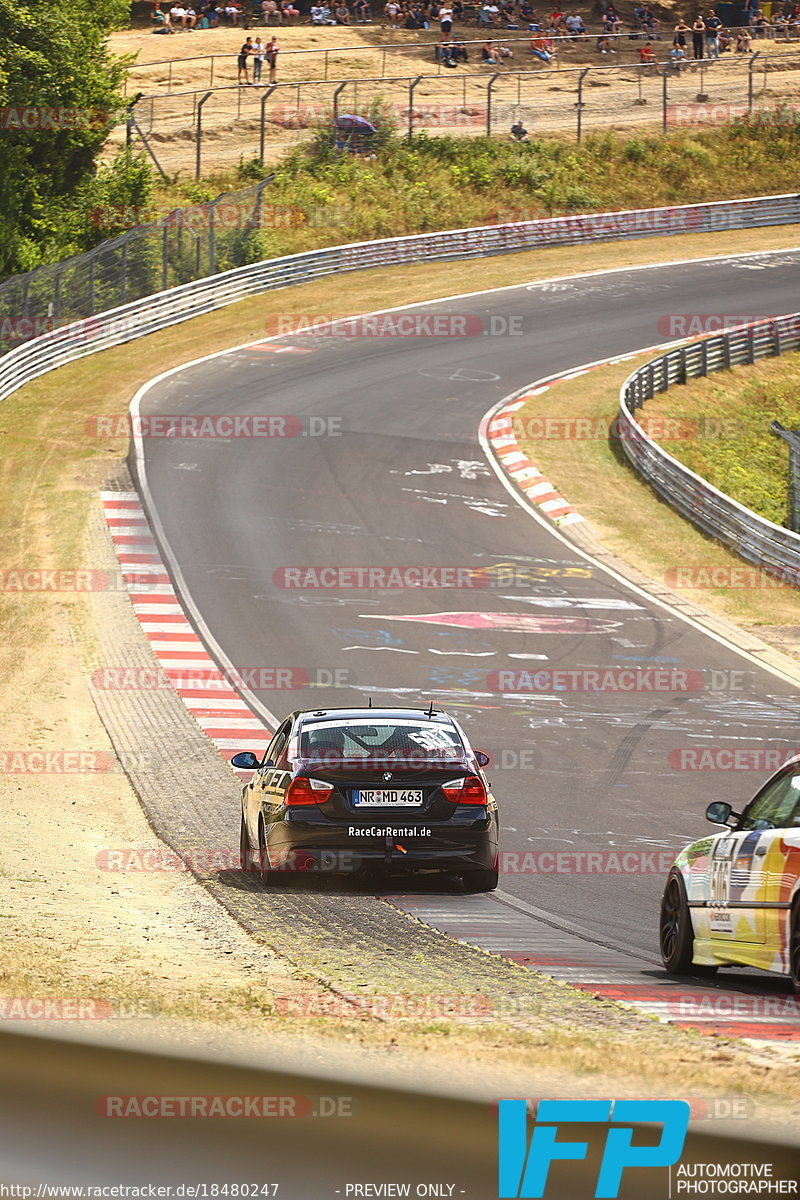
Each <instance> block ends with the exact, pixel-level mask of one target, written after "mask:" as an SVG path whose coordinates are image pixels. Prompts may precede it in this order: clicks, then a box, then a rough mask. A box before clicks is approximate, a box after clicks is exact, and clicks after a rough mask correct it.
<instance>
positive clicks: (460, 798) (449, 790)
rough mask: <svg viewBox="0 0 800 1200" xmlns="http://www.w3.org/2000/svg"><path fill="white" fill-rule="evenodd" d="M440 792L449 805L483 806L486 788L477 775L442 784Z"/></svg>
mask: <svg viewBox="0 0 800 1200" xmlns="http://www.w3.org/2000/svg"><path fill="white" fill-rule="evenodd" d="M442 791H443V792H444V794H445V796H446V797H447V799H448V800H449V801H450V803H451V804H485V803H486V799H487V797H486V788H485V787H484V786H483V783H482V782H481V780H480V779H479V778H478V776H477V775H466V776H465V777H464V778H463V779H451V780H449V781H448V782H447V783H443V784H442Z"/></svg>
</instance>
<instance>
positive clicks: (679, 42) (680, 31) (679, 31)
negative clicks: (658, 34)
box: [672, 17, 691, 50]
mask: <svg viewBox="0 0 800 1200" xmlns="http://www.w3.org/2000/svg"><path fill="white" fill-rule="evenodd" d="M690 32H691V30H690V29H689V26H688V25H687V24H686V22H685V21H684V19H683V17H678V24H677V25H676V26H675V29H674V31H673V38H672V44H673V46H680V48H681V50H685V49H686V35H687V33H690Z"/></svg>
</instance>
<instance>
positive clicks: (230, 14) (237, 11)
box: [225, 4, 242, 26]
mask: <svg viewBox="0 0 800 1200" xmlns="http://www.w3.org/2000/svg"><path fill="white" fill-rule="evenodd" d="M241 15H242V10H241V8H239V5H238V4H227V5H226V6H225V16H226V17H227V18H228V24H229V25H234V26H235V25H236V24H237V23H238V21H239V17H241Z"/></svg>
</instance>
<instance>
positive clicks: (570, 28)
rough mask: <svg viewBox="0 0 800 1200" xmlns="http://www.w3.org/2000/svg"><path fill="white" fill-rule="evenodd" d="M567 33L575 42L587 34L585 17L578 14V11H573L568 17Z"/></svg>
mask: <svg viewBox="0 0 800 1200" xmlns="http://www.w3.org/2000/svg"><path fill="white" fill-rule="evenodd" d="M567 33H568V34H569V35H570V37H571V38H572V40H573V42H576V41H578V39H579V38H582V37H585V36H586V26H585V25H584V23H583V17H580V16H578V14H577V13H576V12H574V11H573V12H571V13H570V14H569V16H568V17H567Z"/></svg>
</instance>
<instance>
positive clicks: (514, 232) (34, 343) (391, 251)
mask: <svg viewBox="0 0 800 1200" xmlns="http://www.w3.org/2000/svg"><path fill="white" fill-rule="evenodd" d="M797 222H800V195H783V196H755V197H751V198H749V199H746V200H731V201H721V202H715V203H711V204H689V205H684V206H682V207H675V208H648V209H634V210H626V211H621V212H603V213H588V214H584V215H580V216H566V217H549V218H544V219H542V220H538V221H523V222H520V223H519V224H507V225H488V226H483V227H480V228H477V229H451V230H446V231H442V232H436V233H424V234H414V235H412V236H409V237H399V238H387V239H383V240H380V241H372V242H360V243H351V244H349V245H344V246H333V247H329V248H327V249H323V250H310V251H306V252H304V253H303V254H291V255H288V256H286V257H284V258H276V259H268V260H266V261H264V262H258V263H253V264H249V265H246V266H243V267H237V268H235V269H234V270H231V271H226V272H224V273H222V274H220V275H212V276H209V277H206V278H203V279H198V280H196V281H194V282H192V283H186V284H183V285H182V286H180V287H175V288H171V289H170V290H168V291H163V292H158V293H156V294H150V295H147V296H145V297H144V298H142V299H139V300H136V301H134V302H133V303H130V304H125V305H122V306H121V307H118V308H114V309H111V310H109V311H107V312H104V313H100V314H98V315H97V316H94V315H91V314H87V316H86V319H76V320H73V321H72V322H71V323H70V324H69V325H66V326H64V327H62V328H60V329H55V330H51V331H50V332H48V333H44V334H42V335H41V336H40V337H36V338H33V339H31V340H30V341H28V342H26V343H25V344H24V345H22V346H19V347H17V348H15V349H13V350H9V352H8V353H7V354H5V355H4V356H3V357H1V358H0V400H3V399H5V398H6V397H7V396H10V395H11V394H12V393H13V392H15V391H16V390H17V389H18V388H20V387H22V386H23V385H24V384H25V383H28V382H30V380H32V379H36V378H37V377H38V376H40V375H43V374H45V373H46V372H47V371H52V370H55V369H56V368H57V367H60V366H63V365H64V364H65V363H69V362H73V361H75V360H76V359H79V358H83V357H84V356H85V355H87V354H93V353H95V352H97V351H98V350H106V349H108V348H109V347H111V346H117V345H120V344H122V343H123V342H130V341H133V340H134V339H135V338H139V337H144V336H145V335H146V334H149V333H156V332H157V331H158V330H160V329H166V328H167V327H168V326H170V325H175V324H178V323H179V322H181V321H188V320H190V319H191V318H192V317H196V316H199V315H200V314H202V313H207V312H212V311H214V310H215V309H218V308H222V307H224V306H225V305H227V304H233V303H234V302H235V301H237V300H244V299H246V298H247V297H249V296H256V295H259V294H260V293H262V292H265V291H269V290H271V289H273V288H283V287H288V286H290V285H291V284H295V283H307V282H309V281H310V280H312V279H320V278H323V277H324V276H326V275H334V274H341V273H344V272H349V271H360V270H367V269H369V268H370V267H386V266H395V265H399V264H401V263H402V264H408V263H416V262H430V261H432V260H435V259H438V260H439V261H441V260H448V259H453V260H458V259H466V258H480V257H485V256H488V255H492V254H511V253H514V252H516V251H520V250H534V249H538V248H539V247H543V246H568V245H575V244H579V243H583V242H599V241H614V240H619V239H627V238H640V237H658V236H662V235H664V234H675V233H708V232H715V231H720V230H729V229H745V228H747V229H751V228H757V227H758V228H761V227H765V226H769V225H785V224H793V223H797ZM76 316H78V314H76Z"/></svg>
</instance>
